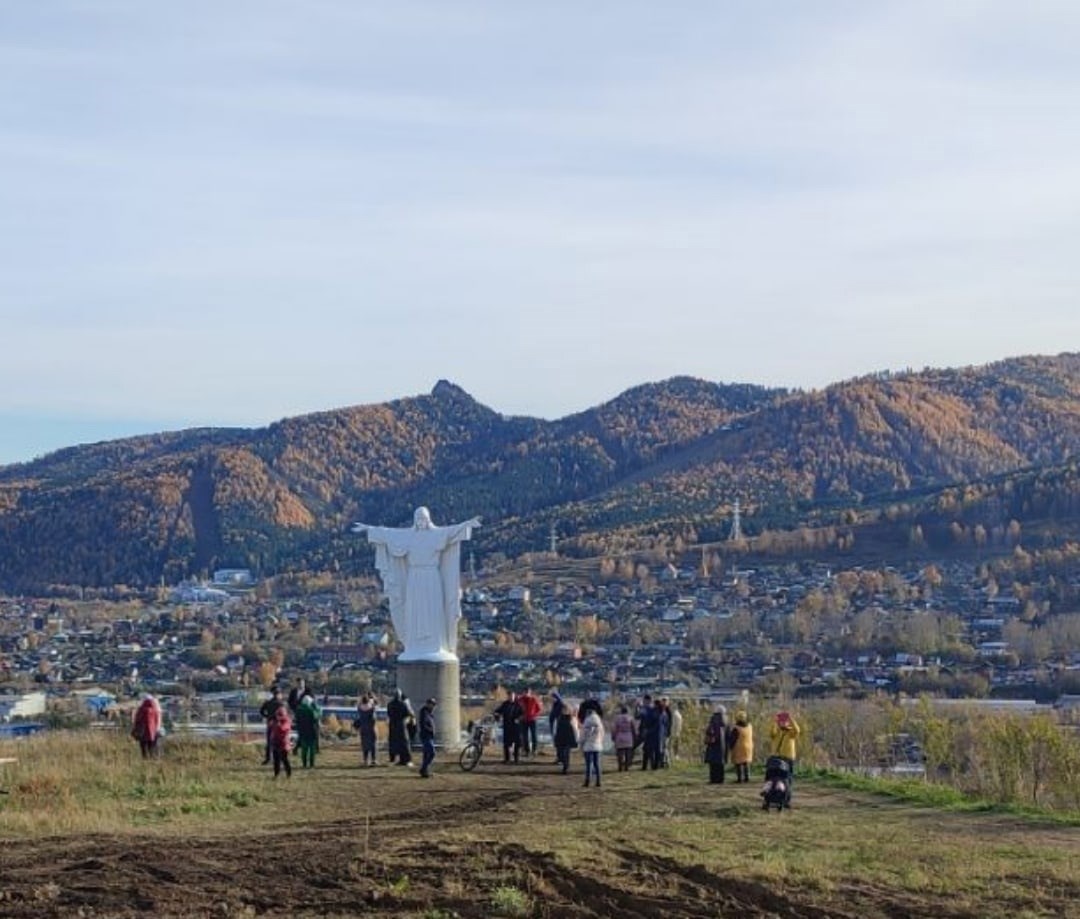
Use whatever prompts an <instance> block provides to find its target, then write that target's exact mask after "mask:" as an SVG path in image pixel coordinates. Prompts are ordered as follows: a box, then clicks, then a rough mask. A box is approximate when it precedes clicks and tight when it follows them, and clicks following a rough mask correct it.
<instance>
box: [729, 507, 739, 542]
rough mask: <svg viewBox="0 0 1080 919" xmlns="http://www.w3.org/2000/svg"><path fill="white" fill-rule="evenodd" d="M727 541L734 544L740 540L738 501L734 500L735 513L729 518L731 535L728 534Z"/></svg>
mask: <svg viewBox="0 0 1080 919" xmlns="http://www.w3.org/2000/svg"><path fill="white" fill-rule="evenodd" d="M728 539H730V540H731V541H732V542H734V541H735V540H737V539H742V519H741V517H740V516H739V499H738V498H736V499H735V513H734V515H733V516H732V518H731V533H729V534H728Z"/></svg>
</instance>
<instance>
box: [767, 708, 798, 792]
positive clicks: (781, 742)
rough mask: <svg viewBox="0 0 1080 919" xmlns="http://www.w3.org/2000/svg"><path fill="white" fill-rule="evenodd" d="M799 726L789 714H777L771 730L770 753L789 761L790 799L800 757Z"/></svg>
mask: <svg viewBox="0 0 1080 919" xmlns="http://www.w3.org/2000/svg"><path fill="white" fill-rule="evenodd" d="M800 733H801V732H800V731H799V726H798V725H797V724H796V723H795V719H794V718H792V717H791V715H789V714H788V713H787V712H777V714H776V720H775V721H774V722H773V723H772V726H771V727H770V728H769V752H770V753H771V754H772V755H773V756H779V757H780V758H781V759H784V760H787V764H788V768H789V773H790V774H789V776H788V789H789V791H788V798H789V800H790V797H791V791H790V788H791V785H792V784H793V783H794V779H795V758H796V756H797V755H798V747H797V741H798V739H799V734H800Z"/></svg>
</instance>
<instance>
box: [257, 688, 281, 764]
mask: <svg viewBox="0 0 1080 919" xmlns="http://www.w3.org/2000/svg"><path fill="white" fill-rule="evenodd" d="M284 705H285V701H284V700H283V699H282V698H281V687H280V686H271V687H270V698H269V699H267V700H266V701H265V702H263V704H262V705H261V706H260V707H259V717H260V718H262V720H263V721H265V722H266V755H265V756H264V757H263V761H262V764H263V765H264V766H268V765H269V764H270V729H271V728H272V727H273V725H274V720H275V719H276V718H277V713H278V709H279V708H282V707H283V706H284Z"/></svg>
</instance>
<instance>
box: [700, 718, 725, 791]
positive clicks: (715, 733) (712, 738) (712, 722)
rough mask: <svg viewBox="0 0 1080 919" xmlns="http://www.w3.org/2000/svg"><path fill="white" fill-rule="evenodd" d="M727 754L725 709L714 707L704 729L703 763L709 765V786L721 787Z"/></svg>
mask: <svg viewBox="0 0 1080 919" xmlns="http://www.w3.org/2000/svg"><path fill="white" fill-rule="evenodd" d="M727 752H728V723H727V709H726V708H724V706H722V705H718V706H716V711H714V712H713V713H712V717H711V718H709V724H708V727H706V728H705V762H707V763H708V764H709V784H710V785H722V784H723V782H724V764H725V763H726V762H727Z"/></svg>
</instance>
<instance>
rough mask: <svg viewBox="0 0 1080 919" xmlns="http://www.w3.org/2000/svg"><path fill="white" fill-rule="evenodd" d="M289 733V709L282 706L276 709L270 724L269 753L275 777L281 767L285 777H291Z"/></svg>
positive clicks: (290, 726) (290, 731)
mask: <svg viewBox="0 0 1080 919" xmlns="http://www.w3.org/2000/svg"><path fill="white" fill-rule="evenodd" d="M291 733H292V719H291V718H290V717H289V710H288V709H287V708H286V707H285V706H282V707H281V708H279V709H278V710H277V713H276V714H275V715H274V723H273V724H272V725H271V726H270V754H271V756H272V757H273V760H274V778H275V779H276V778H277V777H278V774H279V773H280V772H281V770H282V769H284V770H285V778H291V777H292V765H291V764H290V763H289V750H290V748H291V742H290V737H289V735H290V734H291Z"/></svg>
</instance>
